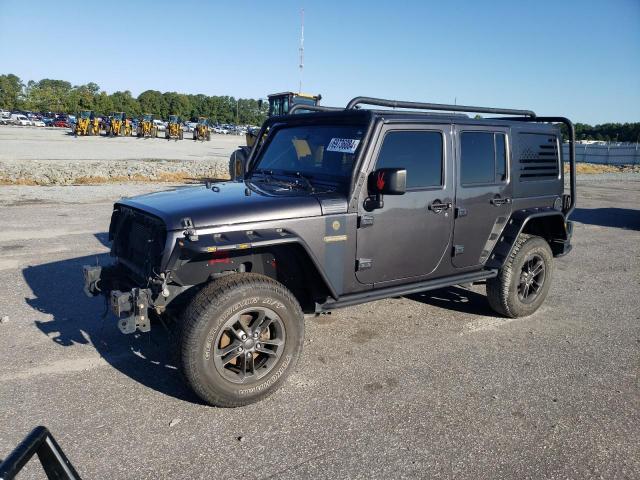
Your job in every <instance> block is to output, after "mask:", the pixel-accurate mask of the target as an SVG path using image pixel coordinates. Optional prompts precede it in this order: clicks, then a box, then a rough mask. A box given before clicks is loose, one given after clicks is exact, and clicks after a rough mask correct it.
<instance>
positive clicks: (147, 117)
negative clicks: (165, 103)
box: [142, 115, 153, 122]
mask: <svg viewBox="0 0 640 480" xmlns="http://www.w3.org/2000/svg"><path fill="white" fill-rule="evenodd" d="M142 120H144V121H145V122H150V121H151V120H153V115H143V116H142Z"/></svg>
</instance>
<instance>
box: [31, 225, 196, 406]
mask: <svg viewBox="0 0 640 480" xmlns="http://www.w3.org/2000/svg"><path fill="white" fill-rule="evenodd" d="M96 237H98V239H100V240H102V239H106V234H98V235H96ZM96 262H98V263H99V264H101V265H106V264H108V263H109V262H110V258H109V255H108V254H101V255H91V256H87V257H79V258H73V259H69V260H62V261H58V262H52V263H47V264H43V265H37V266H31V267H27V268H25V269H24V270H23V272H22V273H23V276H24V279H25V280H26V282H27V285H29V287H30V288H31V290H32V292H33V296H34V298H27V299H25V300H26V302H27V304H28V305H30V306H31V307H32V308H34V309H36V310H38V311H40V312H43V313H46V314H48V315H51V316H52V317H53V319H52V320H50V321H47V322H42V321H37V320H36V321H35V324H36V326H37V327H38V328H39V329H40V330H41V331H42V332H43V333H44V334H45V335H47V336H48V337H49V338H51V340H52V341H54V342H55V343H57V344H58V345H60V346H62V347H73V346H74V345H76V344H91V345H93V347H94V348H95V349H96V351H97V352H98V353H99V354H100V355H101V356H102V357H103V358H104V359H105V360H106V361H107V362H108V363H109V364H110V365H112V366H113V367H114V368H115V369H117V370H118V371H120V372H122V373H123V374H125V375H126V376H128V377H130V378H131V379H133V380H135V381H137V382H139V383H141V384H143V385H145V386H146V387H148V388H151V389H153V390H156V391H158V392H161V393H164V394H166V395H170V396H172V397H175V398H178V399H180V400H184V401H188V402H192V403H201V402H200V400H199V399H198V398H197V397H196V396H195V394H193V393H192V392H191V390H190V389H188V387H187V386H186V385H185V384H184V382H183V380H182V378H181V375H180V373H179V372H178V370H177V369H176V366H175V364H176V362H175V359H174V358H173V355H172V353H171V352H172V348H171V345H170V338H169V334H168V332H167V331H166V330H165V329H164V328H163V327H162V325H160V324H154V325H152V328H151V333H150V334H143V335H135V334H134V335H123V334H122V333H120V331H119V330H118V328H117V326H116V322H115V317H114V316H113V315H112V314H111V313H108V314H107V315H105V311H106V304H105V301H104V299H103V298H102V297H95V298H88V297H87V296H86V295H85V294H84V292H83V277H82V266H83V265H87V264H90V265H95V264H96Z"/></svg>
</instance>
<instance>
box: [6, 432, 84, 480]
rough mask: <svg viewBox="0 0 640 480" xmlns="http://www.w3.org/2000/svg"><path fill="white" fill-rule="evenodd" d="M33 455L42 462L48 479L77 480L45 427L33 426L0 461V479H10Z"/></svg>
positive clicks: (73, 470) (76, 475)
mask: <svg viewBox="0 0 640 480" xmlns="http://www.w3.org/2000/svg"><path fill="white" fill-rule="evenodd" d="M34 455H38V459H39V460H40V463H41V464H42V468H43V469H44V471H45V473H46V474H47V478H48V479H49V480H79V479H80V475H78V472H76V470H75V468H73V465H71V462H70V461H69V459H68V458H67V457H66V456H65V454H64V452H63V451H62V449H61V448H60V445H58V442H56V441H55V439H54V438H53V435H51V433H50V432H49V430H47V428H46V427H42V426H40V427H36V428H34V429H33V430H32V431H31V433H30V434H29V435H27V436H26V438H25V439H24V440H23V441H22V442H20V444H19V445H18V446H17V447H16V448H15V449H14V450H13V452H11V453H10V454H9V456H8V457H7V458H5V459H4V460H3V461H2V462H0V480H11V479H13V478H15V476H16V475H17V474H18V473H19V472H20V470H22V469H23V468H24V466H25V465H26V464H27V462H28V461H29V460H31V458H32V457H33V456H34Z"/></svg>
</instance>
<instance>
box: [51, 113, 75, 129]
mask: <svg viewBox="0 0 640 480" xmlns="http://www.w3.org/2000/svg"><path fill="white" fill-rule="evenodd" d="M53 126H54V127H58V128H69V127H70V126H71V122H70V121H69V117H65V116H59V117H56V118H55V119H54V120H53Z"/></svg>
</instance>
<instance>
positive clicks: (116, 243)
mask: <svg viewBox="0 0 640 480" xmlns="http://www.w3.org/2000/svg"><path fill="white" fill-rule="evenodd" d="M166 238H167V230H166V228H165V226H164V223H163V222H162V221H161V220H160V219H159V218H157V217H154V216H152V215H149V214H147V213H144V212H141V211H139V210H134V209H132V208H128V207H123V206H117V207H116V208H115V209H114V211H113V214H112V215H111V226H110V227H109V240H111V242H112V244H111V255H112V256H114V257H117V258H118V260H119V261H120V262H121V263H122V264H123V265H125V266H126V267H127V268H129V270H131V271H132V273H133V274H134V276H136V277H138V279H139V280H141V281H144V280H146V279H148V278H149V277H150V276H152V275H153V274H154V271H155V273H158V272H159V267H160V261H161V260H162V253H163V251H164V246H165V241H166Z"/></svg>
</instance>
